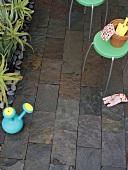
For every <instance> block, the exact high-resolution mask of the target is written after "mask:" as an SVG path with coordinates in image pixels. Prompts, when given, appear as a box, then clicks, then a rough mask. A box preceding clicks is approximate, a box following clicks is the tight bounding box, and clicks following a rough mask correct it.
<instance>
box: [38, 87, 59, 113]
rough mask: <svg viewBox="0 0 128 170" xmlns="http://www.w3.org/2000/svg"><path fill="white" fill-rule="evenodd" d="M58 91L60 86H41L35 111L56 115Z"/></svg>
mask: <svg viewBox="0 0 128 170" xmlns="http://www.w3.org/2000/svg"><path fill="white" fill-rule="evenodd" d="M58 90H59V86H58V85H48V84H39V85H38V92H37V98H36V101H37V102H36V104H35V110H41V111H43V112H53V113H55V112H56V106H57V99H58Z"/></svg>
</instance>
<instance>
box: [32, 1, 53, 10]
mask: <svg viewBox="0 0 128 170" xmlns="http://www.w3.org/2000/svg"><path fill="white" fill-rule="evenodd" d="M51 2H52V0H40V1H36V3H35V9H42V8H46V9H47V8H49V9H50V8H51Z"/></svg>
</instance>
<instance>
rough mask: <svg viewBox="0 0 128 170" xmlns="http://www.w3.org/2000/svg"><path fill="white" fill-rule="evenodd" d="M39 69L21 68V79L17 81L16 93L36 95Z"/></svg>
mask: <svg viewBox="0 0 128 170" xmlns="http://www.w3.org/2000/svg"><path fill="white" fill-rule="evenodd" d="M39 73H40V70H31V71H30V70H29V69H22V72H21V75H22V76H23V79H22V80H21V81H19V82H18V86H17V90H16V94H20V95H36V93H37V87H38V81H39Z"/></svg>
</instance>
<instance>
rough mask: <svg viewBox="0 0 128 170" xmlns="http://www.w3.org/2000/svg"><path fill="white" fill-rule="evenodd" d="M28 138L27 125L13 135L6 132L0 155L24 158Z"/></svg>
mask: <svg viewBox="0 0 128 170" xmlns="http://www.w3.org/2000/svg"><path fill="white" fill-rule="evenodd" d="M28 138H29V127H28V126H27V125H26V126H24V127H23V129H22V130H21V131H20V132H18V133H17V134H15V135H10V134H6V136H5V140H4V144H3V147H2V152H1V157H5V158H15V159H17V158H18V159H25V155H26V149H27V144H28Z"/></svg>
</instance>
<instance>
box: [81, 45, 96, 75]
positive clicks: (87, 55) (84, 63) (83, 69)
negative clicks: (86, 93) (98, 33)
mask: <svg viewBox="0 0 128 170" xmlns="http://www.w3.org/2000/svg"><path fill="white" fill-rule="evenodd" d="M93 44H94V43H93V42H92V43H91V44H90V46H89V48H88V51H87V53H86V55H85V58H84V64H83V69H82V73H83V72H84V68H85V63H86V59H87V57H88V53H89V51H90V49H91V47H92V45H93Z"/></svg>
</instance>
